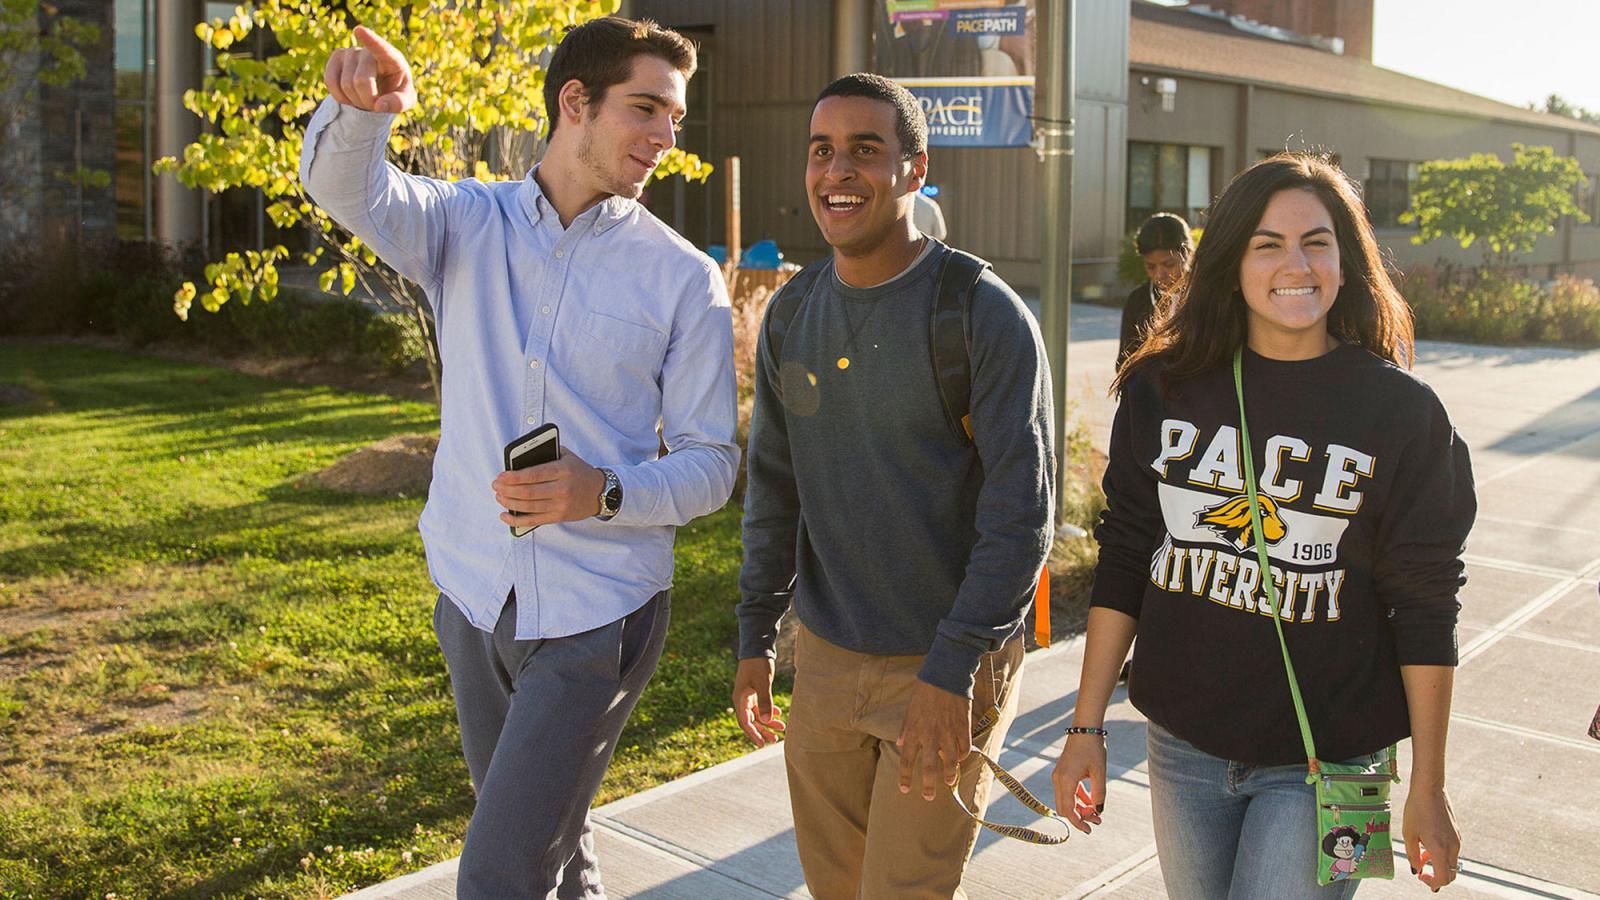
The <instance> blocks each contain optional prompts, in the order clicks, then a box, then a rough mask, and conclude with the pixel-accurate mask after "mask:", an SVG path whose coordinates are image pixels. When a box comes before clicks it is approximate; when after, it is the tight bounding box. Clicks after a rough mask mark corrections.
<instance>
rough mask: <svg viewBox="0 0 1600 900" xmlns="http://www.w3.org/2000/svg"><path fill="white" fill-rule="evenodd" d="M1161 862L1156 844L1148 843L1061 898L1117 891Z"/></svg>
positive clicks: (1069, 899) (1073, 899)
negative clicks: (1157, 854) (1157, 855)
mask: <svg viewBox="0 0 1600 900" xmlns="http://www.w3.org/2000/svg"><path fill="white" fill-rule="evenodd" d="M1160 864H1161V861H1160V860H1159V859H1158V858H1157V857H1156V845H1155V844H1154V843H1150V844H1146V845H1144V846H1143V847H1141V848H1139V849H1138V850H1135V851H1134V852H1133V853H1132V854H1130V855H1128V856H1125V857H1123V858H1122V859H1121V860H1120V861H1118V862H1115V863H1112V864H1111V865H1110V866H1109V867H1107V868H1105V869H1102V870H1101V871H1100V872H1098V873H1096V874H1095V875H1094V876H1092V877H1090V878H1088V879H1086V880H1084V881H1082V882H1079V883H1078V886H1077V887H1075V888H1073V889H1072V890H1071V891H1068V892H1067V893H1065V894H1062V895H1061V900H1082V898H1085V897H1093V896H1095V895H1098V894H1104V893H1108V892H1110V891H1115V890H1116V889H1118V888H1120V887H1124V886H1126V885H1128V884H1129V883H1131V882H1133V881H1134V880H1135V879H1137V878H1138V877H1139V876H1141V875H1143V874H1144V873H1146V872H1148V871H1150V870H1151V869H1154V868H1158V867H1159V866H1160Z"/></svg>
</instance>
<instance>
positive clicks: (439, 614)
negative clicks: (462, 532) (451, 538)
mask: <svg viewBox="0 0 1600 900" xmlns="http://www.w3.org/2000/svg"><path fill="white" fill-rule="evenodd" d="M515 602H516V601H515V599H514V598H507V600H506V605H505V608H504V609H502V610H501V611H500V620H499V622H498V623H496V625H495V630H494V633H493V634H490V633H488V632H486V631H480V630H479V629H477V628H474V627H473V626H472V624H471V623H470V622H468V621H467V620H466V617H464V616H462V615H461V611H460V610H458V609H456V606H455V604H454V603H452V602H450V600H449V599H448V598H446V597H444V596H442V595H441V596H440V597H439V602H438V603H437V604H436V605H435V607H434V612H433V628H434V632H435V633H436V634H437V635H438V637H439V647H440V649H442V650H443V651H444V658H445V663H446V664H447V665H448V666H449V669H450V689H451V691H452V692H453V693H454V694H455V699H456V718H457V719H458V720H459V721H460V723H461V747H462V750H463V751H465V753H466V757H467V770H468V771H469V772H470V773H471V775H472V786H473V787H474V788H475V789H476V790H477V793H478V803H477V806H476V807H475V808H474V809H473V812H472V822H471V823H470V824H469V825H468V826H467V840H466V845H465V846H464V847H463V848H462V850H461V865H460V869H459V872H458V874H457V876H456V896H457V897H461V898H479V897H484V898H496V900H500V898H514V897H528V898H541V900H542V898H546V897H549V896H550V895H551V894H552V893H554V894H555V896H557V897H560V898H578V897H604V896H605V892H604V890H603V889H602V888H601V887H600V869H599V863H598V861H597V860H596V859H595V853H594V838H593V835H592V834H591V832H590V828H589V804H590V803H591V802H592V801H593V800H594V795H595V792H596V791H598V790H599V789H600V780H601V778H602V777H603V776H604V775H605V771H606V766H607V765H608V764H609V763H610V762H611V754H612V751H614V750H615V749H616V746H617V739H618V737H619V736H620V735H621V734H622V726H623V725H624V724H625V723H626V722H627V721H628V716H629V715H630V714H631V713H632V712H633V707H634V705H635V704H637V703H638V701H639V695H640V694H641V693H642V692H643V691H644V686H645V684H647V683H648V682H649V681H650V676H651V675H653V674H654V673H655V670H656V662H657V660H659V659H660V657H661V646H662V644H663V643H664V642H665V640H666V635H667V618H668V610H669V608H670V598H669V596H668V592H667V591H662V592H661V593H659V594H657V595H655V596H654V597H651V598H650V600H649V601H647V602H646V603H645V604H644V606H641V607H640V608H639V609H637V610H635V611H634V612H632V613H629V614H628V615H627V616H624V617H623V618H621V619H618V620H617V621H615V622H612V623H611V624H609V625H603V626H601V627H599V628H596V629H593V630H592V631H585V632H582V633H581V634H574V635H570V636H568V637H561V638H548V639H544V640H529V641H519V640H516V639H515V635H516V619H517V616H516V612H515V609H514V605H515Z"/></svg>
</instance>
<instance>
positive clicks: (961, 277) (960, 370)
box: [766, 247, 1050, 647]
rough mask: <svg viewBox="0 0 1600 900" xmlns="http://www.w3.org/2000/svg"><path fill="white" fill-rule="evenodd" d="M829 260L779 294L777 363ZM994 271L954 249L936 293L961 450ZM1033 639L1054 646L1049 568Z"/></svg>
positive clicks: (943, 397) (933, 344)
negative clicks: (983, 285) (975, 334)
mask: <svg viewBox="0 0 1600 900" xmlns="http://www.w3.org/2000/svg"><path fill="white" fill-rule="evenodd" d="M831 262H832V259H831V258H824V259H821V260H818V261H817V262H814V263H812V264H811V265H809V266H806V267H805V268H804V269H801V270H800V271H799V272H796V273H795V275H794V277H793V278H790V279H789V280H788V281H787V282H785V283H784V285H783V287H781V288H779V289H778V294H777V296H775V297H773V298H772V307H771V309H770V310H769V311H768V313H767V322H766V338H767V352H768V353H770V354H771V355H772V360H773V361H774V362H780V361H782V359H783V339H784V336H785V335H786V334H787V333H788V330H789V325H790V324H791V323H793V322H794V317H795V315H796V314H797V313H799V311H800V306H801V304H803V303H804V302H805V299H806V298H807V297H809V296H810V295H811V288H812V286H813V285H815V284H816V281H817V277H818V276H819V275H821V274H822V273H823V272H824V271H826V270H827V268H828V266H829V263H831ZM989 268H990V265H989V263H988V262H987V261H985V260H983V259H980V258H978V257H976V256H973V255H972V254H971V253H967V252H965V251H962V250H957V249H956V248H954V247H949V248H947V252H946V253H945V257H944V262H943V263H941V264H940V266H939V289H938V290H937V291H935V292H934V297H933V313H932V315H930V316H929V317H928V351H929V354H930V355H931V356H932V358H933V374H934V380H935V381H936V382H937V383H938V385H939V400H940V402H941V405H942V406H943V408H944V416H945V424H947V425H948V426H949V427H950V432H951V434H953V435H954V436H955V439H956V440H957V441H958V442H960V443H961V445H962V446H971V445H972V298H973V295H974V294H975V293H976V291H977V287H978V280H979V279H980V278H982V277H983V273H984V272H985V271H987V270H988V269H989ZM1033 608H1034V629H1033V630H1034V639H1035V640H1036V641H1037V642H1038V644H1039V646H1041V647H1048V646H1050V568H1049V566H1048V565H1046V566H1045V567H1044V568H1042V569H1040V571H1039V582H1038V584H1037V586H1036V587H1035V588H1034V592H1033Z"/></svg>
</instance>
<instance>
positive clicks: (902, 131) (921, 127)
mask: <svg viewBox="0 0 1600 900" xmlns="http://www.w3.org/2000/svg"><path fill="white" fill-rule="evenodd" d="M829 97H866V98H867V99H869V100H880V101H882V102H884V103H887V104H889V105H890V106H892V107H894V134H895V137H896V138H897V139H898V140H899V141H900V153H901V155H902V156H904V157H905V158H906V159H910V158H911V157H913V156H920V155H922V154H924V153H927V152H928V117H927V116H925V115H923V113H922V105H921V104H919V103H918V102H917V98H916V97H914V96H912V94H911V92H910V91H908V90H906V89H905V88H903V87H901V86H900V85H898V84H895V83H894V82H892V81H890V80H889V79H887V78H885V77H883V76H882V75H873V74H870V73H867V72H857V73H855V74H854V75H846V76H844V77H843V78H839V79H837V80H835V81H834V82H833V83H832V84H830V85H828V86H827V87H825V88H823V89H822V93H820V94H818V95H817V103H821V102H822V101H824V100H826V99H828V98H829ZM812 108H813V109H815V108H816V103H813V104H812Z"/></svg>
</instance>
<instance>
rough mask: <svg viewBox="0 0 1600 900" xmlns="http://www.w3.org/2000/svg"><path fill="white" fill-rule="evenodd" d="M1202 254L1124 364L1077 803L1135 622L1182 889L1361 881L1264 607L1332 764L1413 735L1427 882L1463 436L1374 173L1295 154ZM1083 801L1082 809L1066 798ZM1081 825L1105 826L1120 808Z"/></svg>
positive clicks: (1098, 766) (1446, 855) (1411, 847)
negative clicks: (1324, 840) (1415, 334)
mask: <svg viewBox="0 0 1600 900" xmlns="http://www.w3.org/2000/svg"><path fill="white" fill-rule="evenodd" d="M1207 224H1208V227H1207V231H1206V239H1205V241H1204V242H1202V243H1201V245H1200V247H1199V248H1198V249H1197V251H1196V253H1195V257H1194V267H1193V269H1192V272H1191V274H1190V276H1189V277H1188V279H1187V281H1186V282H1185V283H1184V284H1182V285H1181V286H1180V287H1179V288H1178V293H1177V295H1176V297H1175V299H1174V302H1173V303H1172V304H1170V308H1169V309H1165V310H1163V312H1162V315H1161V316H1160V317H1159V318H1158V321H1156V322H1155V323H1153V324H1152V327H1151V329H1150V331H1149V333H1148V337H1147V338H1146V339H1145V340H1144V342H1143V343H1142V344H1141V346H1140V347H1139V348H1138V349H1137V350H1136V351H1135V352H1133V354H1132V355H1131V356H1129V357H1128V358H1127V360H1125V361H1124V363H1123V365H1122V367H1121V368H1120V369H1119V371H1118V373H1117V379H1116V382H1115V384H1114V389H1115V390H1117V391H1118V392H1119V393H1120V394H1121V401H1122V402H1121V405H1120V406H1119V408H1118V410H1117V416H1116V420H1115V423H1114V424H1113V427H1112V436H1111V449H1110V462H1109V464H1108V468H1107V471H1106V476H1105V490H1106V500H1107V506H1108V508H1107V510H1106V512H1105V513H1104V515H1103V517H1102V519H1101V522H1100V525H1099V527H1098V528H1097V529H1096V532H1095V536H1096V539H1097V540H1098V541H1099V543H1100V562H1099V565H1098V567H1097V569H1096V572H1095V586H1094V591H1093V597H1092V608H1091V610H1090V613H1089V622H1088V635H1087V645H1086V648H1085V654H1084V662H1083V672H1082V677H1081V680H1080V685H1079V690H1078V701H1077V706H1076V710H1075V713H1074V717H1073V725H1074V726H1075V728H1074V729H1072V732H1073V733H1069V736H1068V739H1067V743H1066V746H1065V748H1064V750H1063V752H1062V756H1061V759H1060V761H1059V762H1058V764H1057V766H1056V770H1055V775H1054V778H1055V784H1056V790H1057V799H1058V800H1062V801H1065V800H1067V799H1068V798H1070V797H1071V796H1072V793H1073V791H1074V790H1075V789H1076V788H1077V786H1078V785H1079V783H1080V782H1084V781H1087V782H1088V784H1089V787H1090V794H1091V798H1092V803H1091V805H1094V804H1100V805H1102V806H1103V804H1104V801H1105V777H1106V776H1105V744H1104V740H1103V738H1104V733H1103V731H1100V729H1102V728H1103V726H1104V717H1105V709H1106V705H1107V703H1108V702H1109V699H1110V695H1111V691H1112V688H1113V687H1114V685H1115V683H1116V679H1117V672H1118V669H1119V667H1120V666H1121V664H1122V661H1123V658H1124V657H1125V656H1126V654H1127V652H1128V647H1129V645H1130V642H1132V640H1133V638H1134V636H1135V635H1136V634H1137V636H1138V647H1137V650H1136V653H1135V655H1136V656H1137V660H1136V664H1135V665H1134V666H1133V677H1132V682H1131V685H1130V696H1131V699H1132V701H1133V703H1134V705H1135V706H1136V707H1137V708H1138V709H1139V710H1140V711H1141V712H1143V713H1144V714H1145V715H1146V716H1147V717H1148V719H1149V720H1150V727H1149V738H1148V740H1149V745H1150V746H1149V770H1150V781H1151V798H1152V804H1153V806H1154V808H1155V831H1156V843H1157V849H1158V852H1159V855H1160V858H1161V867H1162V873H1163V877H1164V878H1165V880H1166V884H1167V891H1168V893H1169V895H1170V896H1173V897H1211V896H1233V897H1273V898H1279V897H1318V898H1322V897H1330V898H1331V897H1346V896H1349V895H1350V894H1351V893H1352V892H1353V891H1354V890H1355V888H1356V886H1357V884H1358V883H1359V882H1357V881H1354V880H1348V881H1340V882H1336V883H1335V884H1332V885H1329V886H1327V887H1320V888H1319V887H1318V886H1317V883H1316V874H1315V866H1316V854H1317V852H1318V849H1317V844H1316V838H1317V834H1316V833H1315V830H1314V829H1313V827H1312V825H1313V822H1314V820H1315V804H1316V800H1315V795H1314V791H1313V789H1312V787H1311V786H1310V785H1308V784H1306V783H1305V775H1306V759H1305V757H1306V754H1305V752H1304V751H1303V749H1302V744H1301V740H1300V734H1299V727H1298V725H1297V722H1296V717H1295V712H1294V707H1293V705H1292V703H1291V699H1290V692H1289V688H1288V680H1287V676H1286V674H1285V672H1284V665H1283V658H1282V655H1281V653H1280V651H1279V648H1278V640H1277V636H1276V632H1275V629H1274V627H1273V623H1272V621H1271V617H1272V615H1273V606H1272V604H1271V603H1270V601H1269V600H1268V599H1267V598H1268V594H1267V590H1266V578H1271V579H1272V581H1273V583H1274V585H1275V586H1276V588H1277V591H1276V593H1277V596H1278V599H1279V604H1278V607H1277V614H1278V616H1279V618H1280V621H1281V623H1282V626H1283V631H1284V636H1285V640H1286V642H1287V645H1288V650H1289V654H1290V656H1291V657H1292V658H1293V660H1294V664H1295V670H1296V673H1297V675H1298V680H1299V684H1300V689H1301V691H1302V693H1303V695H1304V700H1305V706H1306V712H1307V717H1308V719H1309V722H1310V726H1311V732H1312V734H1313V735H1314V736H1315V738H1316V742H1317V751H1318V756H1319V757H1320V758H1323V759H1327V760H1330V761H1353V762H1376V761H1379V760H1383V759H1386V758H1387V753H1388V747H1389V746H1390V745H1391V744H1393V743H1395V742H1396V741H1398V740H1400V739H1403V738H1406V737H1410V738H1411V740H1412V767H1411V787H1410V794H1409V796H1408V799H1407V802H1406V808H1405V811H1404V814H1403V817H1402V825H1403V832H1404V837H1405V841H1406V850H1407V858H1408V859H1410V860H1411V861H1412V865H1413V866H1416V867H1419V868H1421V866H1420V864H1419V863H1418V860H1419V859H1420V858H1421V855H1422V854H1421V851H1422V850H1423V849H1424V848H1425V850H1426V852H1427V854H1429V856H1430V857H1431V860H1432V865H1431V867H1427V868H1424V869H1423V871H1422V873H1421V875H1420V877H1421V878H1422V880H1423V881H1424V882H1425V883H1426V884H1428V886H1429V887H1432V888H1435V889H1437V888H1439V887H1442V886H1443V885H1445V884H1448V883H1449V882H1450V881H1451V880H1452V879H1453V877H1454V874H1455V866H1456V858H1457V854H1458V852H1459V847H1460V835H1459V833H1458V832H1457V829H1456V826H1455V821H1454V817H1453V814H1452V813H1451V811H1450V804H1449V800H1448V798H1447V797H1446V795H1445V790H1444V782H1445V779H1444V755H1445V754H1444V748H1445V733H1446V727H1447V724H1448V720H1449V710H1450V692H1451V684H1452V677H1453V673H1454V666H1455V664H1456V661H1457V659H1456V642H1455V627H1456V615H1457V611H1458V609H1459V606H1458V604H1457V602H1456V592H1457V591H1458V590H1459V588H1460V586H1461V584H1462V583H1463V582H1464V580H1465V579H1464V576H1463V572H1464V567H1463V564H1462V562H1461V550H1462V547H1463V545H1464V543H1465V540H1466V536H1467V532H1468V531H1469V530H1470V529H1471V527H1472V521H1473V517H1474V514H1475V512H1476V501H1475V499H1474V494H1473V487H1472V470H1471V463H1470V460H1469V458H1468V454H1467V448H1466V446H1465V445H1464V444H1463V443H1462V441H1461V439H1460V437H1459V436H1457V435H1456V433H1455V430H1454V428H1453V427H1452V426H1451V424H1450V420H1449V417H1448V415H1447V414H1446V413H1445V410H1444V407H1443V406H1442V405H1441V404H1440V402H1439V399H1438V397H1437V396H1435V394H1434V393H1433V391H1432V390H1430V389H1429V388H1428V387H1427V385H1425V384H1423V383H1422V382H1421V381H1420V380H1418V379H1417V378H1416V377H1415V376H1413V375H1412V374H1411V373H1410V372H1409V371H1407V368H1408V366H1409V362H1410V360H1411V359H1412V358H1413V356H1414V347H1413V344H1412V329H1411V317H1410V313H1409V310H1408V309H1407V307H1406V305H1405V301H1404V300H1403V299H1402V298H1401V297H1400V295H1399V293H1398V292H1397V291H1396V290H1395V288H1394V286H1393V284H1392V283H1391V282H1390V280H1389V278H1388V276H1387V275H1386V274H1385V272H1384V270H1383V268H1382V266H1381V265H1380V263H1379V260H1378V255H1377V247H1376V243H1375V241H1374V239H1373V236H1372V230H1371V227H1370V226H1369V224H1368V222H1367V217H1366V215H1365V212H1364V211H1363V209H1362V207H1361V202H1360V200H1359V199H1358V194H1357V192H1356V189H1355V186H1354V185H1353V184H1352V183H1351V182H1350V181H1349V179H1348V178H1347V176H1345V175H1344V173H1342V172H1341V171H1339V170H1338V169H1337V168H1335V167H1333V166H1331V165H1329V164H1328V163H1326V162H1325V161H1323V160H1320V159H1317V158H1313V157H1308V156H1303V155H1288V154H1285V155H1280V156H1277V157H1273V158H1271V159H1267V160H1264V161H1262V162H1260V163H1257V164H1256V165H1254V166H1252V167H1251V168H1250V169H1248V170H1246V171H1245V172H1243V173H1241V174H1240V175H1239V176H1238V177H1236V178H1235V179H1234V180H1233V182H1232V183H1231V184H1230V185H1229V186H1228V188H1227V190H1226V191H1225V192H1224V193H1223V194H1222V196H1221V197H1220V198H1218V200H1217V202H1216V205H1215V207H1214V208H1213V209H1212V211H1211V215H1210V216H1209V218H1208V223H1207ZM1241 348H1242V350H1243V384H1244V396H1245V408H1246V414H1247V415H1248V417H1249V422H1250V425H1251V427H1250V437H1251V449H1252V452H1253V457H1254V459H1255V460H1256V461H1257V467H1258V468H1257V489H1258V491H1259V493H1260V495H1261V507H1262V515H1263V523H1262V537H1263V538H1264V539H1265V540H1266V542H1267V544H1268V545H1269V551H1268V557H1269V566H1268V568H1269V571H1268V572H1267V573H1262V572H1261V567H1260V566H1259V565H1258V564H1257V561H1256V560H1257V557H1256V555H1255V550H1254V538H1253V534H1252V532H1251V526H1250V513H1249V506H1248V500H1247V495H1246V487H1245V483H1244V479H1245V474H1244V465H1243V460H1242V452H1241V448H1240V446H1239V435H1240V427H1239V426H1240V423H1239V407H1238V400H1237V398H1236V396H1235V392H1234V385H1233V375H1232V367H1231V363H1232V360H1233V357H1234V354H1235V352H1236V351H1237V350H1240V349H1241ZM1062 806H1063V807H1065V808H1068V809H1071V808H1072V804H1070V803H1063V804H1062ZM1068 818H1069V819H1071V820H1072V821H1073V822H1074V824H1076V825H1077V826H1078V827H1079V828H1081V829H1082V830H1084V831H1086V832H1087V831H1089V830H1090V826H1092V825H1097V824H1100V818H1101V817H1100V815H1099V814H1098V813H1096V812H1093V811H1087V810H1086V809H1085V808H1083V807H1080V808H1079V809H1078V810H1075V811H1073V812H1071V813H1069V815H1068Z"/></svg>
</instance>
